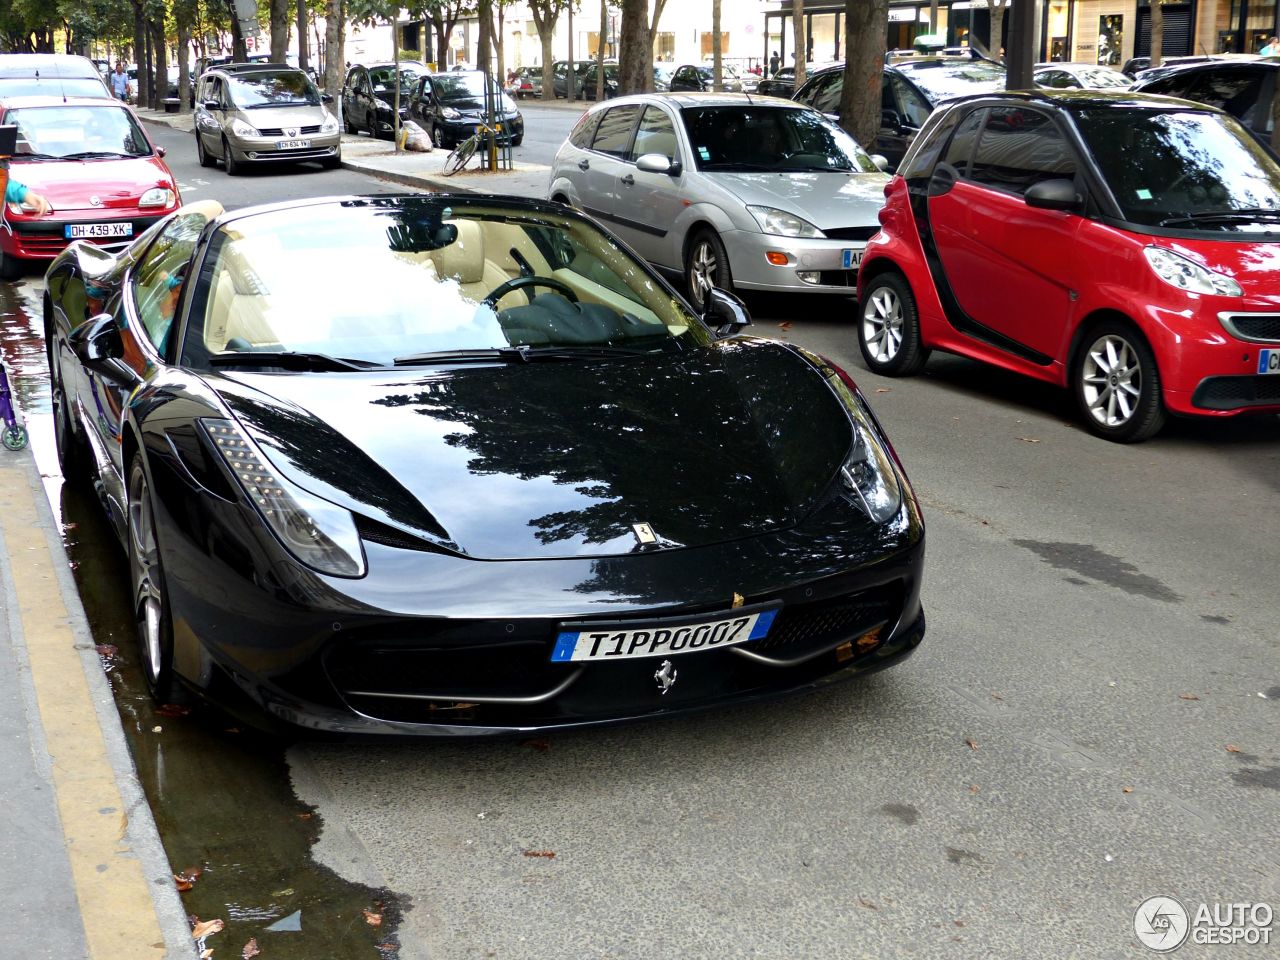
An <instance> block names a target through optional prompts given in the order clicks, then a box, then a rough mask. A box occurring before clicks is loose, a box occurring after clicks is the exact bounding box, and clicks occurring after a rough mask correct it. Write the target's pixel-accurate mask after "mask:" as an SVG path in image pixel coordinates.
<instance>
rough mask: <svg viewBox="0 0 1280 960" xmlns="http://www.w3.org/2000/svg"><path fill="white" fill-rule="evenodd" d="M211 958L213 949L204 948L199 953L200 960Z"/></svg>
mask: <svg viewBox="0 0 1280 960" xmlns="http://www.w3.org/2000/svg"><path fill="white" fill-rule="evenodd" d="M212 956H213V947H205V948H204V949H203V950H201V951H200V960H209V958H210V957H212Z"/></svg>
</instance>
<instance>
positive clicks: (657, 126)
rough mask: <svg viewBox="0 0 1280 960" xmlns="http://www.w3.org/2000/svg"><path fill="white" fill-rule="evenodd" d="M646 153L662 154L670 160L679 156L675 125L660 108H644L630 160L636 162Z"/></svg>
mask: <svg viewBox="0 0 1280 960" xmlns="http://www.w3.org/2000/svg"><path fill="white" fill-rule="evenodd" d="M646 153H660V154H662V155H663V156H664V157H666V158H667V159H668V160H674V159H675V158H676V157H677V156H678V155H679V150H678V148H677V147H676V128H675V125H674V124H672V122H671V118H670V117H669V116H667V113H666V111H665V110H663V109H661V108H660V107H654V106H648V107H645V108H644V115H643V116H642V117H641V118H640V126H639V127H638V128H637V129H636V141H635V144H634V145H633V146H632V148H631V153H630V155H629V156H628V159H630V160H632V161H635V160H637V159H638V158H640V157H643V156H644V155H645V154H646Z"/></svg>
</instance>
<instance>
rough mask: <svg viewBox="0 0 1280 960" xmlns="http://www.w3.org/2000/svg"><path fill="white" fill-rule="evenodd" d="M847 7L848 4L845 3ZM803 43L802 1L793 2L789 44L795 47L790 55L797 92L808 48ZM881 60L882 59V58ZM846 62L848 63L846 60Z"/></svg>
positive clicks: (802, 77)
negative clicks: (794, 62) (794, 68)
mask: <svg viewBox="0 0 1280 960" xmlns="http://www.w3.org/2000/svg"><path fill="white" fill-rule="evenodd" d="M872 2H876V0H872ZM847 6H848V4H847V3H846V7H847ZM846 16H848V14H846ZM888 16H889V15H888V14H887V13H886V14H885V17H886V18H887V17H888ZM846 32H847V31H846ZM804 41H805V38H804V0H794V2H793V3H792V5H791V42H792V43H793V44H794V45H795V51H794V52H793V53H792V54H791V55H792V56H793V57H795V59H796V89H797V90H799V89H800V87H801V86H802V85H803V84H804V64H805V58H806V57H807V56H808V55H809V46H808V44H806V43H805V42H804ZM880 46H884V44H880ZM848 55H849V51H848V50H847V49H846V50H845V56H846V57H847V56H848ZM881 59H883V56H882V57H881ZM846 62H848V61H847V60H846Z"/></svg>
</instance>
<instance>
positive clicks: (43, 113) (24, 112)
mask: <svg viewBox="0 0 1280 960" xmlns="http://www.w3.org/2000/svg"><path fill="white" fill-rule="evenodd" d="M4 122H5V123H12V124H16V125H17V127H18V151H17V153H16V154H15V155H14V158H13V159H14V160H63V159H76V160H81V159H84V160H88V159H97V158H110V157H148V156H150V155H151V144H150V143H148V142H147V137H146V135H145V134H144V133H143V132H142V130H141V129H139V127H138V123H137V121H136V120H134V119H133V115H132V114H130V113H129V110H128V108H126V107H124V106H121V105H119V104H115V103H112V102H111V101H110V100H103V101H102V102H101V103H95V104H92V105H90V104H66V105H65V106H54V107H18V108H16V109H13V110H10V111H8V112H7V113H6V114H5V115H4Z"/></svg>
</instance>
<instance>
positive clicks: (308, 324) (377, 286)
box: [183, 197, 709, 367]
mask: <svg viewBox="0 0 1280 960" xmlns="http://www.w3.org/2000/svg"><path fill="white" fill-rule="evenodd" d="M189 317H190V320H189V329H188V331H187V333H186V335H185V337H184V339H183V362H184V363H186V364H188V365H190V366H195V367H204V366H209V365H225V364H226V363H227V362H242V363H249V362H253V360H254V358H253V356H252V355H253V354H255V353H261V354H264V355H267V354H274V355H280V354H286V353H287V354H299V355H301V354H308V355H313V356H314V355H322V356H323V357H325V358H335V357H336V358H341V359H343V360H344V361H355V362H356V363H357V364H365V365H368V364H390V363H393V362H395V361H396V360H400V361H402V362H404V361H406V360H408V361H409V362H415V361H421V362H435V361H441V362H445V361H448V360H450V359H467V358H466V357H462V356H460V354H462V353H471V354H473V357H471V359H485V358H486V357H487V356H492V357H494V358H497V357H499V356H502V357H504V358H512V359H525V358H528V357H531V356H537V355H539V353H540V352H541V353H542V354H544V355H545V354H546V353H548V352H549V349H550V350H555V351H557V352H558V355H568V354H573V352H574V351H583V352H590V351H593V350H594V351H595V352H596V353H597V354H599V353H600V352H602V351H604V350H607V351H609V352H610V353H611V354H612V353H617V352H624V351H625V352H631V351H633V350H634V351H637V352H649V351H654V350H667V349H678V348H679V346H680V344H679V343H678V342H677V341H684V340H697V341H698V342H703V340H704V339H705V338H707V337H708V336H709V333H708V332H707V330H706V328H705V327H703V326H702V325H701V324H699V323H698V322H697V321H696V320H695V318H694V317H693V316H692V315H691V314H690V313H689V312H688V310H687V308H686V307H684V306H683V305H682V304H681V303H680V301H679V300H678V299H677V298H675V297H674V296H672V294H671V293H670V292H669V291H668V290H667V289H666V287H665V286H664V285H663V284H662V283H661V282H660V281H659V280H657V279H656V278H655V277H654V276H653V274H651V273H650V272H649V270H648V269H646V268H645V267H643V266H642V265H641V264H640V263H639V262H637V261H636V260H635V259H633V258H632V257H631V255H630V254H628V253H626V252H625V251H624V250H623V249H622V248H621V247H619V246H618V244H617V243H615V242H614V241H613V240H612V239H611V238H610V237H609V236H608V235H606V234H605V233H603V232H602V231H600V230H599V229H598V228H596V227H594V226H592V225H591V224H589V223H587V222H586V221H584V220H581V219H579V218H578V217H576V216H574V215H572V214H559V213H544V212H540V211H533V210H528V209H521V208H513V207H509V206H506V205H504V204H501V203H498V202H493V201H487V202H486V201H463V200H460V199H459V198H457V197H448V198H443V197H442V198H431V197H399V198H376V199H372V198H370V199H359V200H344V201H334V202H330V203H320V204H314V205H310V206H301V207H291V208H289V209H284V210H272V211H266V212H263V213H257V214H250V215H248V216H244V217H240V218H238V219H235V220H232V221H230V222H229V223H227V224H226V225H224V226H223V227H222V228H221V229H220V230H219V231H218V232H217V233H216V234H215V235H214V236H213V237H212V238H211V241H210V249H209V253H208V254H207V255H206V257H205V259H204V261H203V266H202V268H201V270H200V274H199V277H198V279H197V282H196V288H195V292H194V297H193V303H192V307H191V312H190V314H189ZM511 348H518V349H516V350H514V351H513V350H512V349H511ZM548 348H549V349H548ZM237 358H239V359H237ZM264 359H265V356H264Z"/></svg>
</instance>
